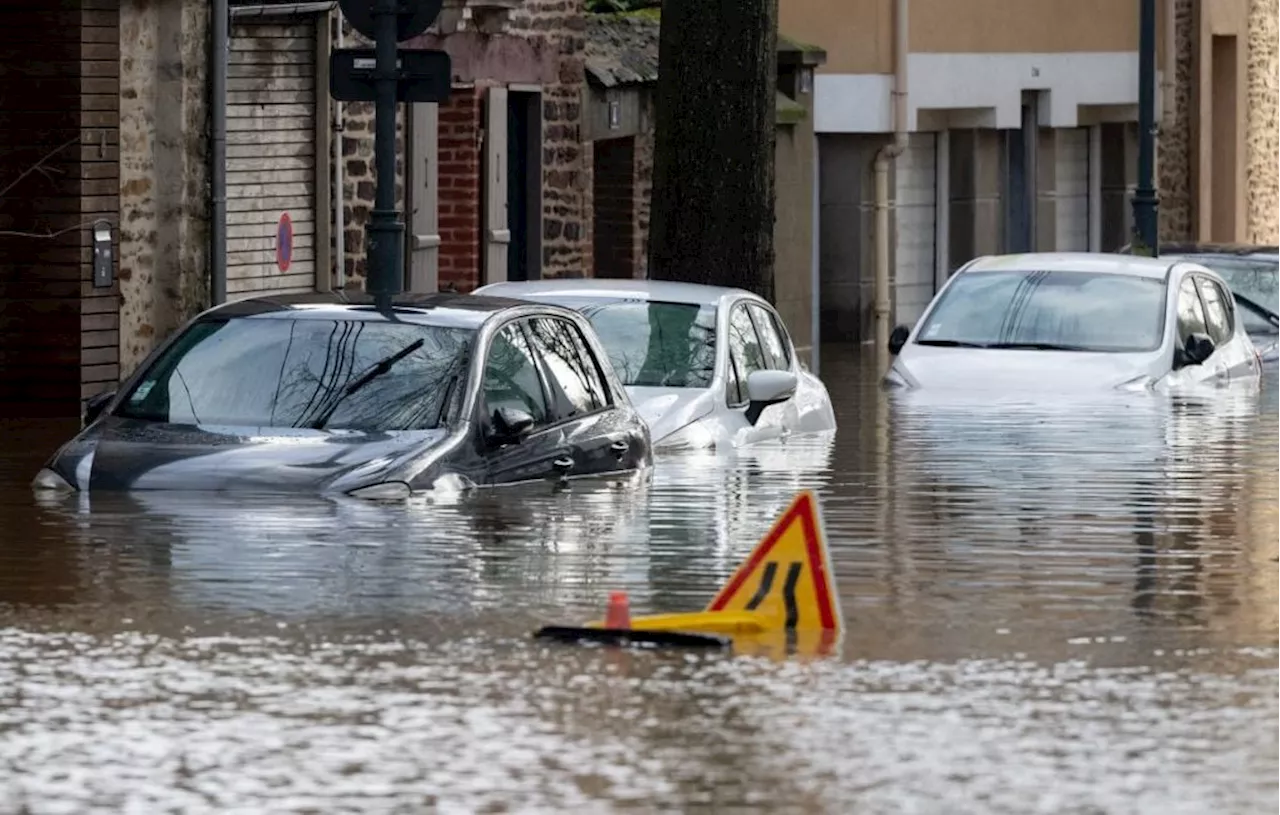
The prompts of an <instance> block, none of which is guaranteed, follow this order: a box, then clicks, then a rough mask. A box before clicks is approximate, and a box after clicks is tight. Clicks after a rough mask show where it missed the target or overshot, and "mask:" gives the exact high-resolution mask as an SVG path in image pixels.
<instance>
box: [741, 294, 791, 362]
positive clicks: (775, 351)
mask: <svg viewBox="0 0 1280 815" xmlns="http://www.w3.org/2000/svg"><path fill="white" fill-rule="evenodd" d="M747 308H748V309H749V310H750V311H751V319H752V321H753V322H754V323H755V324H756V333H757V334H758V335H759V337H760V341H761V343H762V344H763V346H764V352H765V363H766V367H768V368H771V369H773V370H776V371H789V370H791V353H790V351H789V350H788V349H787V341H786V336H787V335H786V334H784V333H782V332H781V331H780V330H779V328H778V317H777V315H776V314H775V313H774V312H773V310H772V309H767V308H765V307H764V306H762V305H760V304H759V303H752V304H750V305H749V306H747Z"/></svg>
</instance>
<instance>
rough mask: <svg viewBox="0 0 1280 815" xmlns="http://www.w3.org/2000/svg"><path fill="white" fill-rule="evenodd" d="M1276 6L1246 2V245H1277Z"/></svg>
mask: <svg viewBox="0 0 1280 815" xmlns="http://www.w3.org/2000/svg"><path fill="white" fill-rule="evenodd" d="M1277 17H1280V6H1277V4H1276V0H1250V3H1249V63H1248V64H1249V79H1248V93H1249V101H1248V122H1247V128H1248V129H1247V131H1246V135H1245V143H1246V145H1247V156H1248V158H1247V161H1248V164H1247V165H1246V175H1245V179H1246V186H1247V189H1248V197H1249V200H1248V210H1247V211H1248V239H1249V240H1250V241H1253V242H1256V243H1267V244H1275V243H1277V241H1280V235H1278V234H1277V232H1278V231H1280V225H1278V224H1277V217H1278V216H1277V206H1280V200H1278V199H1277V186H1278V185H1280V166H1278V162H1280V133H1277V128H1278V127H1280V121H1278V119H1277V102H1280V98H1278V97H1280V84H1278V83H1277V74H1278V73H1280V61H1278V60H1277V47H1278V45H1280V32H1278V31H1277Z"/></svg>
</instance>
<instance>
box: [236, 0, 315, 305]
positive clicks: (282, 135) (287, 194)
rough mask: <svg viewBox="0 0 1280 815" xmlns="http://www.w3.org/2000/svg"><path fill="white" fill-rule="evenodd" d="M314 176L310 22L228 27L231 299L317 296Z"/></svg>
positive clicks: (307, 18)
mask: <svg viewBox="0 0 1280 815" xmlns="http://www.w3.org/2000/svg"><path fill="white" fill-rule="evenodd" d="M316 167H317V164H316V18H315V16H314V15H309V16H305V17H303V16H299V17H274V18H266V19H262V20H248V19H242V20H235V21H233V24H232V26H231V54H230V60H229V64H228V67H227V297H228V299H235V298H243V297H251V296H255V295H258V294H262V293H265V292H272V293H286V292H308V291H313V290H314V289H315V283H316V268H315V267H316ZM290 235H291V236H292V237H291V240H290Z"/></svg>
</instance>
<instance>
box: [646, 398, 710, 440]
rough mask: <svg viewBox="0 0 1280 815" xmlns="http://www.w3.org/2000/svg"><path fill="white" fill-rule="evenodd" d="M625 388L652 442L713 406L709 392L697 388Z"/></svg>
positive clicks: (696, 418)
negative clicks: (647, 428) (646, 427)
mask: <svg viewBox="0 0 1280 815" xmlns="http://www.w3.org/2000/svg"><path fill="white" fill-rule="evenodd" d="M626 390H627V396H629V397H631V403H632V404H633V405H635V408H636V412H638V413H639V414H640V418H642V419H644V421H645V423H646V424H648V425H649V437H650V438H651V439H652V440H653V444H658V443H659V442H661V441H662V440H663V439H664V438H666V437H667V436H670V435H671V434H672V433H675V432H676V431H677V430H679V429H680V428H682V427H684V426H686V425H688V424H690V423H691V422H695V421H697V420H698V419H701V418H702V417H703V416H706V415H707V414H709V413H711V411H712V409H713V408H714V407H715V406H714V404H713V402H712V399H711V392H710V391H708V390H702V389H700V388H653V387H636V386H628V387H627V389H626Z"/></svg>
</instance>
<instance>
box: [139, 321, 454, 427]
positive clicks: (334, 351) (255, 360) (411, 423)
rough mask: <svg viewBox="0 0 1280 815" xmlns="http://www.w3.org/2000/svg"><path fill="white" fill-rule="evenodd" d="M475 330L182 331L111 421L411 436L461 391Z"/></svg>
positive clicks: (242, 325) (207, 324)
mask: <svg viewBox="0 0 1280 815" xmlns="http://www.w3.org/2000/svg"><path fill="white" fill-rule="evenodd" d="M473 338H474V332H473V331H470V330H464V329H457V328H442V327H439V326H430V325H417V324H413V323H384V322H377V321H372V320H326V319H317V318H306V319H288V318H283V317H276V316H261V317H237V318H232V319H223V320H212V319H211V320H201V321H199V322H197V323H194V324H193V325H191V326H190V327H189V328H188V329H187V330H186V332H184V333H183V334H182V336H180V337H179V338H178V339H177V340H176V342H175V343H174V344H173V345H171V346H169V348H168V349H167V350H166V351H165V352H164V353H163V354H161V355H160V357H159V358H157V359H156V361H155V362H154V363H153V364H152V365H151V366H150V367H149V368H148V370H147V371H146V372H145V373H144V375H143V376H142V377H141V378H140V379H139V380H138V383H137V384H136V385H135V386H134V387H133V388H132V390H131V391H130V392H129V393H128V394H126V396H125V399H124V402H123V404H122V406H121V408H120V409H119V410H118V415H121V416H125V417H128V418H133V419H141V420H144V421H153V422H172V423H175V424H205V425H234V426H248V427H324V428H333V429H350V430H367V431H375V430H418V429H427V428H433V427H438V426H440V425H441V424H443V423H444V422H445V421H446V420H447V418H448V417H447V408H448V406H449V405H450V404H451V403H452V398H453V397H454V395H455V394H456V393H458V392H459V391H460V390H462V389H463V388H464V387H465V383H466V376H467V374H466V371H467V360H468V357H469V355H470V349H471V344H472V341H473Z"/></svg>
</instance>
